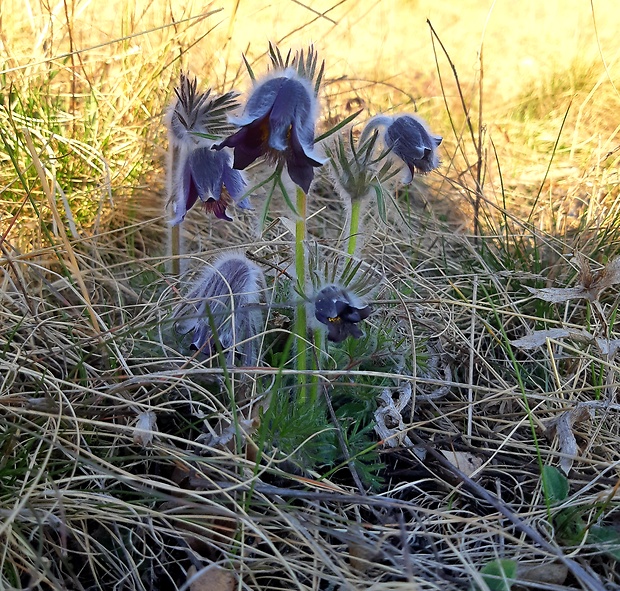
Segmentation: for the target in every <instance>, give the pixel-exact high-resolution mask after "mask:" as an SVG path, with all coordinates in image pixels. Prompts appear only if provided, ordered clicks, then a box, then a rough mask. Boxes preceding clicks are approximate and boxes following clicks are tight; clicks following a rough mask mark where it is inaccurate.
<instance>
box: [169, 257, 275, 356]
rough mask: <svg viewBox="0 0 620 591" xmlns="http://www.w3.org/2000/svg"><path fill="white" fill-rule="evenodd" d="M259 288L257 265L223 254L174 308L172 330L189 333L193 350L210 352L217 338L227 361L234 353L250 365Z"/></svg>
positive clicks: (257, 323) (258, 318)
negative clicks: (183, 300)
mask: <svg viewBox="0 0 620 591" xmlns="http://www.w3.org/2000/svg"><path fill="white" fill-rule="evenodd" d="M263 289H264V276H263V272H262V271H261V269H260V267H258V266H257V265H256V264H254V263H253V262H251V261H250V260H248V259H247V258H246V257H245V256H243V255H241V254H238V253H235V254H226V255H223V256H221V257H219V258H218V259H217V260H216V261H215V262H214V263H213V264H211V265H209V266H208V267H207V268H206V269H205V270H204V271H203V272H202V273H201V275H200V276H199V277H198V279H197V280H196V281H195V283H194V284H193V286H192V288H191V289H190V291H189V293H188V295H187V296H186V301H185V303H183V304H182V305H181V306H180V307H179V308H178V309H177V310H176V311H175V313H174V318H175V319H176V324H175V329H176V331H177V332H178V333H180V334H188V333H190V332H191V333H192V342H191V345H190V348H191V349H193V350H195V351H201V352H203V353H206V354H209V355H212V354H214V353H215V352H216V351H217V349H216V345H215V343H216V340H218V341H219V342H220V344H221V346H222V349H223V350H224V352H225V354H226V358H227V362H228V363H232V362H233V361H234V359H235V355H236V354H237V355H238V356H239V357H240V359H241V361H242V363H243V364H244V365H254V364H256V351H255V350H256V347H255V339H254V337H256V335H258V334H259V332H260V329H261V324H262V315H261V312H260V307H259V305H258V304H259V303H260V294H261V291H262V290H263Z"/></svg>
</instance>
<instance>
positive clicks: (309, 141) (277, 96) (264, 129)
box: [215, 68, 323, 193]
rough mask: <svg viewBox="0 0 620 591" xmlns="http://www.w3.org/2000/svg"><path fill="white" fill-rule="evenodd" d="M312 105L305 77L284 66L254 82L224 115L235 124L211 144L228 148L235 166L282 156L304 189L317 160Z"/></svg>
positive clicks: (313, 98)
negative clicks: (235, 111) (233, 111)
mask: <svg viewBox="0 0 620 591" xmlns="http://www.w3.org/2000/svg"><path fill="white" fill-rule="evenodd" d="M317 111H318V109H317V101H316V96H315V94H314V89H313V88H312V85H311V83H310V81H309V80H308V79H307V78H305V77H303V76H300V75H299V74H298V73H297V71H295V70H294V69H293V68H287V69H285V70H284V71H283V72H281V73H280V75H277V76H273V75H270V76H269V77H268V78H266V79H265V80H263V81H262V82H259V83H257V84H256V86H255V87H254V89H253V90H252V93H251V95H250V98H249V99H248V102H247V104H246V106H245V109H244V111H243V114H242V115H241V116H240V117H237V118H231V120H230V121H231V123H233V124H235V125H237V126H239V127H240V128H241V129H239V131H237V132H236V133H234V134H233V135H231V136H230V137H228V138H226V139H225V140H224V141H223V142H221V143H220V144H219V145H217V146H215V149H216V150H220V149H222V148H224V147H230V148H233V150H234V154H235V160H234V165H233V166H234V168H237V169H244V168H246V167H247V166H249V165H250V164H252V162H254V161H255V160H256V159H257V158H259V157H260V156H267V157H268V158H271V159H272V160H274V161H276V162H284V163H286V167H287V170H288V173H289V176H290V177H291V179H292V180H293V182H294V183H295V184H297V185H298V186H299V187H301V188H302V189H303V190H304V191H305V192H306V193H307V192H308V190H309V189H310V184H311V183H312V179H313V177H314V168H316V167H318V166H321V165H322V164H323V159H322V158H321V157H320V156H319V155H318V154H317V153H316V152H315V150H314V128H315V123H316V118H317Z"/></svg>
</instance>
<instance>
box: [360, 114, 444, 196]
mask: <svg viewBox="0 0 620 591" xmlns="http://www.w3.org/2000/svg"><path fill="white" fill-rule="evenodd" d="M378 127H384V128H385V132H384V134H383V142H384V144H385V146H386V147H387V148H388V149H390V150H391V151H392V153H393V154H394V155H395V156H398V158H400V159H401V160H402V161H403V162H404V163H405V165H406V166H407V168H408V169H409V172H408V174H407V176H406V177H405V179H404V183H405V184H407V183H410V182H411V181H412V180H413V177H414V175H415V173H416V171H417V172H419V173H422V174H426V173H428V172H431V171H432V170H435V168H437V167H438V166H439V156H438V155H437V148H438V147H439V145H440V144H441V142H442V140H443V138H442V137H441V136H438V135H433V134H432V133H431V131H430V129H429V128H428V125H427V123H426V122H425V121H424V120H423V119H422V118H421V117H418V116H417V115H396V116H393V117H390V116H387V115H377V116H376V117H373V118H372V119H371V120H370V121H369V122H368V123H367V124H366V127H365V128H364V131H363V133H362V137H361V141H363V140H364V139H365V138H367V137H368V136H369V134H370V133H371V132H372V131H374V130H375V129H377V128H378Z"/></svg>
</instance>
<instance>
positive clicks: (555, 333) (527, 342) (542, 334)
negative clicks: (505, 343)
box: [510, 328, 570, 349]
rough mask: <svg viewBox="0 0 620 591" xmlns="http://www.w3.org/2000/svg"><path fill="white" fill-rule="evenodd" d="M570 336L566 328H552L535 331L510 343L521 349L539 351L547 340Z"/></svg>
mask: <svg viewBox="0 0 620 591" xmlns="http://www.w3.org/2000/svg"><path fill="white" fill-rule="evenodd" d="M568 336H570V332H569V331H568V330H566V329H565V328H550V329H548V330H535V331H534V332H533V333H531V334H528V335H526V336H524V337H521V338H520V339H517V340H515V341H510V344H511V345H514V346H515V347H519V349H537V348H538V347H543V346H544V345H546V344H547V339H561V338H563V337H568Z"/></svg>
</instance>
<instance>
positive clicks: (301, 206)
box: [295, 187, 308, 402]
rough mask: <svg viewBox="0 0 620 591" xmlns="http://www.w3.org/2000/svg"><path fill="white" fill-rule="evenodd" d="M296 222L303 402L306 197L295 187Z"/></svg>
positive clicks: (297, 327) (297, 316) (299, 367)
mask: <svg viewBox="0 0 620 591" xmlns="http://www.w3.org/2000/svg"><path fill="white" fill-rule="evenodd" d="M296 206H297V214H298V217H297V220H296V221H295V275H296V277H297V285H298V289H299V292H300V294H301V296H302V299H301V301H300V303H299V305H298V306H297V310H296V314H295V337H296V339H295V340H296V341H297V357H296V359H297V370H298V371H299V377H298V382H299V386H300V390H299V399H300V401H301V402H305V401H306V399H307V396H308V390H307V387H306V376H305V373H304V372H305V371H306V369H307V368H308V355H307V347H306V343H307V332H308V328H307V327H308V322H307V317H306V281H307V269H306V267H307V265H306V232H307V228H306V216H307V196H306V193H305V192H304V190H303V189H302V188H301V187H297V194H296Z"/></svg>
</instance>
